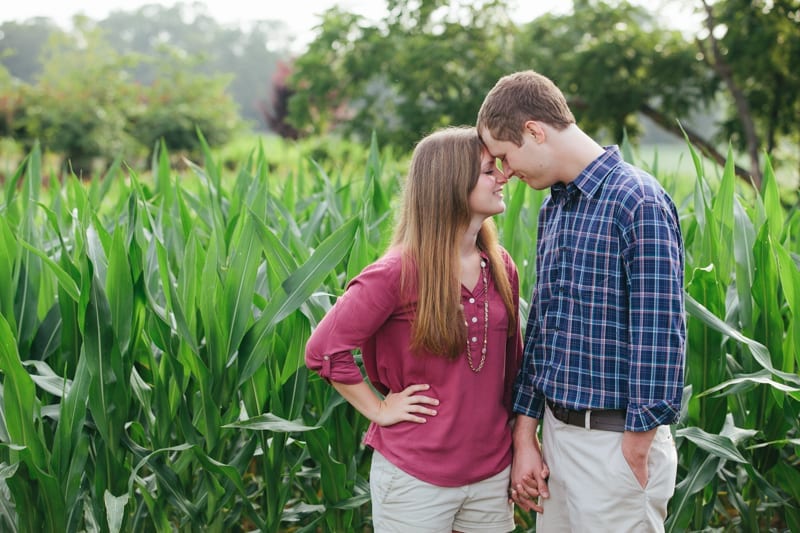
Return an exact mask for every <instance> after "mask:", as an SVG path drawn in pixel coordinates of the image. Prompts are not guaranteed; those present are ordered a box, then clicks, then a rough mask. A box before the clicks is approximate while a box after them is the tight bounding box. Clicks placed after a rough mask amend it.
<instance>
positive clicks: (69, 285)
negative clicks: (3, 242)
mask: <svg viewBox="0 0 800 533" xmlns="http://www.w3.org/2000/svg"><path fill="white" fill-rule="evenodd" d="M19 244H20V245H22V246H23V247H24V248H25V249H27V250H29V251H30V252H32V253H33V254H35V255H36V256H38V257H39V258H40V259H41V260H42V261H44V263H45V264H46V265H47V266H48V267H50V270H52V271H53V274H55V276H56V278H57V279H58V283H59V285H60V286H61V288H62V289H64V292H66V293H67V294H68V295H69V296H70V297H71V298H72V299H73V300H75V301H76V302H78V301H80V297H81V293H80V289H78V284H77V283H76V282H75V280H74V279H72V277H70V275H69V274H67V272H66V271H65V270H64V269H63V268H61V267H60V266H59V265H58V264H57V263H56V262H55V261H53V260H52V259H50V258H49V257H47V254H45V253H44V252H43V251H41V250H39V249H38V248H36V247H35V246H33V245H31V244H28V243H27V242H25V241H22V240H21V241H19Z"/></svg>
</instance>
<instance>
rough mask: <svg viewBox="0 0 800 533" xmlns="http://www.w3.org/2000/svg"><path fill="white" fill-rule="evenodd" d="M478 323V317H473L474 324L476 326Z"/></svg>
mask: <svg viewBox="0 0 800 533" xmlns="http://www.w3.org/2000/svg"><path fill="white" fill-rule="evenodd" d="M477 321H478V317H476V316H474V317H472V323H473V324H474V323H475V322H477Z"/></svg>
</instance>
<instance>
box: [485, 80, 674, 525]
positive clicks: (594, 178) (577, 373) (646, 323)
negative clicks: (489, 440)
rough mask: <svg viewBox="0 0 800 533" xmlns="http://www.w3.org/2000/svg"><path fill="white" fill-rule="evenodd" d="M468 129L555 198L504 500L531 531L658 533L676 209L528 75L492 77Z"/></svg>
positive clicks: (666, 489)
mask: <svg viewBox="0 0 800 533" xmlns="http://www.w3.org/2000/svg"><path fill="white" fill-rule="evenodd" d="M477 127H478V132H479V133H480V135H481V139H482V140H483V142H484V144H485V145H486V147H487V149H488V150H489V152H490V153H491V154H492V155H493V156H495V157H496V158H498V159H499V160H500V161H502V165H503V170H504V172H505V174H506V175H507V176H509V177H510V176H511V175H515V176H517V177H518V178H519V179H521V180H522V181H524V182H525V183H527V184H528V185H529V186H530V187H532V188H534V189H546V188H548V187H549V188H550V193H551V194H550V197H549V198H547V200H545V202H544V204H543V205H542V208H541V211H540V213H539V236H538V241H537V256H536V286H535V288H534V291H533V297H532V300H531V306H530V315H529V317H528V324H527V329H526V333H525V352H524V360H523V366H522V370H521V371H520V374H519V376H518V378H517V383H516V387H515V398H514V402H515V403H514V412H515V413H516V423H515V426H514V434H513V443H514V458H513V467H512V474H511V492H510V495H511V497H512V499H513V500H514V501H515V502H516V503H517V504H518V505H520V506H521V507H523V508H524V509H526V510H531V509H535V510H536V511H537V512H539V514H538V515H537V521H536V531H537V532H539V533H548V532H564V531H574V532H577V531H637V532H640V531H663V529H664V518H665V517H666V513H667V503H668V501H669V498H670V497H671V496H672V493H673V492H674V488H675V476H676V471H677V454H676V451H675V445H674V443H673V441H672V438H671V434H670V430H669V427H668V425H669V424H672V423H674V422H676V421H677V419H678V415H679V412H680V404H681V395H682V391H683V364H684V349H685V340H686V326H685V320H684V304H683V266H684V259H683V241H682V237H681V231H680V224H679V218H678V213H677V210H676V208H675V205H674V204H673V202H672V200H671V199H670V198H669V196H668V195H667V194H666V192H665V191H664V190H663V189H662V187H661V186H660V185H659V184H658V182H657V181H656V180H655V178H653V177H652V176H651V175H649V174H647V173H646V172H644V171H642V170H640V169H638V168H636V167H634V166H632V165H630V164H628V163H625V162H624V161H623V160H622V158H621V156H620V153H619V150H618V148H617V147H616V146H611V147H607V148H603V147H602V146H600V145H599V144H597V143H596V142H595V141H594V140H592V139H591V138H590V137H589V136H588V135H586V134H585V133H584V132H583V131H582V130H581V129H580V128H579V127H578V126H577V125H576V124H575V118H574V117H573V115H572V112H571V111H570V109H569V106H568V105H567V102H566V100H565V98H564V96H563V94H562V93H561V91H560V90H559V89H558V88H557V87H556V86H555V85H554V84H553V82H552V81H550V80H549V79H548V78H546V77H544V76H542V75H540V74H538V73H536V72H533V71H526V72H517V73H514V74H511V75H508V76H505V77H503V78H501V79H500V80H499V81H498V82H497V84H496V85H495V86H494V88H493V89H492V90H491V91H490V92H489V94H488V95H487V96H486V99H485V100H484V102H483V105H482V106H481V109H480V112H479V113H478V122H477ZM540 420H543V423H542V443H541V445H540V443H539V441H538V438H537V435H536V433H537V428H538V425H539V421H540ZM540 496H541V499H539V497H540Z"/></svg>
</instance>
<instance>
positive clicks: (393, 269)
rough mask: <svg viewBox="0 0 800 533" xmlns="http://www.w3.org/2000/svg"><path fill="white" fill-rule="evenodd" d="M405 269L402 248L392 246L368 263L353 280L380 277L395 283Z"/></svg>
mask: <svg viewBox="0 0 800 533" xmlns="http://www.w3.org/2000/svg"><path fill="white" fill-rule="evenodd" d="M402 269H403V255H402V253H401V251H400V250H398V249H396V248H390V249H389V250H387V251H386V253H384V254H383V255H382V256H380V257H379V258H378V259H376V260H375V261H373V262H372V263H370V264H368V265H367V266H366V267H364V269H363V270H362V271H361V273H360V274H359V275H358V276H356V278H355V279H354V280H353V281H355V280H364V279H366V278H373V279H374V278H380V279H382V280H383V281H384V282H386V283H389V284H393V283H395V282H396V281H397V280H398V279H399V278H400V274H401V272H402Z"/></svg>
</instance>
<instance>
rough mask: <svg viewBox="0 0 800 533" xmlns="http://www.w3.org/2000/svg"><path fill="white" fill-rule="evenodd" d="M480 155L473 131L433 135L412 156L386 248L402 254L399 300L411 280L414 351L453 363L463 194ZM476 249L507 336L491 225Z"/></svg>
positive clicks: (463, 333)
mask: <svg viewBox="0 0 800 533" xmlns="http://www.w3.org/2000/svg"><path fill="white" fill-rule="evenodd" d="M483 149H484V148H483V144H482V143H481V141H480V138H479V137H478V133H477V130H476V129H475V128H474V127H448V128H444V129H441V130H438V131H436V132H434V133H432V134H430V135H428V136H427V137H425V138H424V139H422V140H421V141H420V142H419V143H418V144H417V146H416V148H415V149H414V154H413V156H412V159H411V165H410V169H409V172H408V176H407V178H406V183H405V190H404V194H403V203H402V208H401V211H400V218H399V220H398V223H397V226H396V228H395V232H394V237H393V239H392V246H397V247H399V248H401V249H402V253H403V275H402V282H401V287H402V288H401V293H402V294H406V290H407V289H406V288H407V287H409V286H410V284H409V281H410V280H411V279H413V278H412V276H415V277H416V287H417V308H416V317H415V319H414V323H413V326H412V331H411V348H412V350H414V351H421V350H424V351H427V352H430V353H432V354H436V355H443V356H446V357H449V358H456V357H458V356H459V355H460V354H461V353H463V351H464V347H465V346H466V343H467V329H466V327H465V326H464V312H463V310H462V309H461V281H460V276H459V273H460V259H459V248H458V246H459V239H460V237H461V235H462V234H463V232H464V231H465V230H466V229H467V227H468V226H469V223H470V217H471V213H470V209H469V195H470V193H471V192H472V189H474V188H475V184H476V183H477V181H478V178H479V176H480V172H481V151H482V150H483ZM477 245H478V248H479V249H480V250H482V251H483V252H484V253H486V255H487V256H488V257H489V264H490V267H491V273H492V276H493V279H494V283H495V286H496V287H497V289H498V291H499V292H500V295H501V296H502V298H503V302H504V303H505V307H506V310H507V311H508V324H509V335H512V334H513V330H514V328H515V327H516V312H517V311H516V307H515V305H514V302H513V297H512V294H511V284H510V282H509V279H508V273H507V271H506V266H505V262H504V260H503V257H502V253H501V249H500V245H499V243H498V239H497V227H496V226H495V223H494V221H493V220H492V219H491V218H487V219H486V220H485V221H484V222H483V225H482V226H481V229H480V231H479V232H478V238H477Z"/></svg>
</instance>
